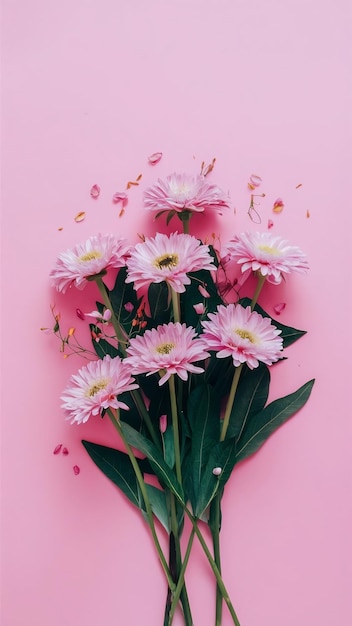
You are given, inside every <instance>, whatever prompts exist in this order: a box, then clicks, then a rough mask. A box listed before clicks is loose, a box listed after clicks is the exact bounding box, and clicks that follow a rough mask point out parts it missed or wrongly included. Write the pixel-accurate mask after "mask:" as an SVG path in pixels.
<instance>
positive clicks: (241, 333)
mask: <svg viewBox="0 0 352 626" xmlns="http://www.w3.org/2000/svg"><path fill="white" fill-rule="evenodd" d="M234 332H235V333H236V335H239V336H240V337H241V339H248V341H250V342H251V343H257V338H256V336H255V335H253V333H250V332H249V330H243V328H235V330H234Z"/></svg>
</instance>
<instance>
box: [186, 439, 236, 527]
mask: <svg viewBox="0 0 352 626" xmlns="http://www.w3.org/2000/svg"><path fill="white" fill-rule="evenodd" d="M235 451H236V442H235V440H234V439H226V440H225V441H221V442H219V443H217V444H216V445H215V446H213V448H212V451H211V453H210V455H209V459H208V463H207V465H206V467H205V468H204V471H203V472H202V478H201V483H200V489H199V494H198V500H197V503H196V507H195V509H194V515H195V516H196V517H198V518H199V517H201V516H202V515H203V513H204V511H205V509H207V507H208V506H209V504H210V503H211V501H212V500H213V498H214V496H215V494H216V493H217V491H218V489H219V487H220V486H221V484H222V483H221V481H220V478H222V477H223V480H224V482H225V481H226V480H227V479H228V478H229V476H230V474H231V471H232V468H233V466H234V464H235V462H236V458H235ZM216 467H220V468H221V470H222V474H221V476H215V475H214V474H213V470H214V468H216Z"/></svg>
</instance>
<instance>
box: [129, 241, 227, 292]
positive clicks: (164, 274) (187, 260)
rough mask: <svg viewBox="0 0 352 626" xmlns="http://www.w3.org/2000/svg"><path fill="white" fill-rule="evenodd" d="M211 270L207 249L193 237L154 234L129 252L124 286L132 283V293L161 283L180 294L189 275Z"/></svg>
mask: <svg viewBox="0 0 352 626" xmlns="http://www.w3.org/2000/svg"><path fill="white" fill-rule="evenodd" d="M214 269H215V265H214V262H213V259H212V257H211V255H210V253H209V246H206V245H203V244H201V243H199V241H198V239H196V238H195V237H192V236H191V235H186V234H178V233H171V235H169V236H168V235H164V234H162V233H157V234H156V235H155V237H154V238H152V237H150V238H148V239H146V240H145V241H144V242H143V243H138V244H137V245H136V246H135V248H134V249H132V250H131V252H130V257H129V259H128V260H127V270H128V272H127V279H126V283H134V287H135V289H139V288H140V287H146V286H149V285H150V284H151V283H161V282H164V281H165V282H166V283H167V284H168V285H170V287H172V289H174V291H176V292H178V293H183V292H184V291H185V285H189V284H190V283H191V279H190V278H189V276H188V273H189V272H196V271H197V270H214Z"/></svg>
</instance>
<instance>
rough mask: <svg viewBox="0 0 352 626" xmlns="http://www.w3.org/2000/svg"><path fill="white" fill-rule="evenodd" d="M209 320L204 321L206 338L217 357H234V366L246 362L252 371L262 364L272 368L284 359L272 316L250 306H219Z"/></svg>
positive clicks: (280, 340)
mask: <svg viewBox="0 0 352 626" xmlns="http://www.w3.org/2000/svg"><path fill="white" fill-rule="evenodd" d="M208 317H209V320H210V321H205V322H202V326H203V327H204V331H205V332H204V334H203V339H204V340H205V341H206V344H207V347H208V348H209V350H215V351H216V352H217V355H216V356H217V357H218V358H219V359H223V358H225V357H228V356H232V359H233V364H234V366H235V367H237V366H238V365H240V364H241V363H247V365H248V367H249V368H250V369H253V368H255V367H258V365H259V361H261V362H262V363H266V365H271V364H272V363H274V362H275V361H277V360H278V359H279V358H280V356H281V350H282V339H281V337H278V335H279V334H280V333H281V330H278V329H277V328H276V327H275V326H273V324H272V323H271V320H270V318H269V317H263V316H262V315H259V313H257V312H256V311H251V307H249V306H248V307H247V308H244V307H242V306H241V305H237V306H236V305H235V304H229V305H228V306H224V305H222V304H220V305H219V306H218V308H217V312H216V313H209V315H208Z"/></svg>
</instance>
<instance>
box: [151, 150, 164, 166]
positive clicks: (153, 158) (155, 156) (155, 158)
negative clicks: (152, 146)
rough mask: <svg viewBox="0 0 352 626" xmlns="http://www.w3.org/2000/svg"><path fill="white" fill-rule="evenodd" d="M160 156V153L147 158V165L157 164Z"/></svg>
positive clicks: (161, 154)
mask: <svg viewBox="0 0 352 626" xmlns="http://www.w3.org/2000/svg"><path fill="white" fill-rule="evenodd" d="M162 156H163V153H162V152H154V153H153V154H151V155H150V156H149V157H148V163H150V165H156V164H157V163H159V161H160V159H161V157H162Z"/></svg>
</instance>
